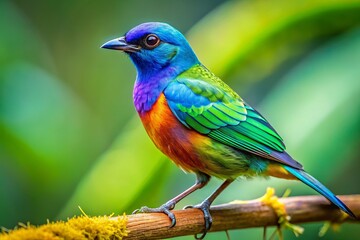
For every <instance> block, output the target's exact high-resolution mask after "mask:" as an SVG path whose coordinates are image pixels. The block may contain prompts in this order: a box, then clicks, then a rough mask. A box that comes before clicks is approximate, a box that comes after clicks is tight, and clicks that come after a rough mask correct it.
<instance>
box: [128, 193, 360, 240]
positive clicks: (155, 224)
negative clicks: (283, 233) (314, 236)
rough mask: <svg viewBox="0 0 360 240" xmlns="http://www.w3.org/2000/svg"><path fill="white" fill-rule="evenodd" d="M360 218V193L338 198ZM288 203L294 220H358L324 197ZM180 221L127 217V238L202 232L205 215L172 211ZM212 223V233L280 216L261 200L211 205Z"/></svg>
mask: <svg viewBox="0 0 360 240" xmlns="http://www.w3.org/2000/svg"><path fill="white" fill-rule="evenodd" d="M339 198H340V199H341V200H342V201H343V202H344V203H345V204H346V205H347V206H348V207H349V208H350V209H351V210H352V211H353V212H354V214H355V215H356V216H357V217H358V219H360V195H347V196H340V197H339ZM279 200H280V201H281V202H283V203H284V204H285V207H286V210H287V213H288V215H289V216H290V217H291V220H290V222H291V223H306V222H318V221H333V222H339V221H357V222H359V220H355V219H351V218H350V217H349V218H346V219H344V217H343V216H344V213H342V212H341V211H340V210H339V209H338V208H337V207H335V206H333V205H331V204H330V203H329V201H328V200H326V199H325V198H324V197H322V196H301V197H288V198H280V199H279ZM173 212H174V214H175V216H176V220H177V224H176V226H175V227H173V228H169V225H170V220H169V219H168V217H167V216H166V215H164V214H161V213H146V214H135V215H129V216H128V223H127V230H129V231H130V232H129V235H128V236H127V237H124V239H162V238H170V237H176V236H186V235H194V234H196V233H201V232H202V231H203V228H204V219H203V214H202V212H201V211H200V210H198V209H185V210H174V211H173ZM211 215H212V217H213V224H212V227H211V229H210V232H215V231H224V230H230V229H241V228H254V227H264V226H275V225H277V224H278V223H277V221H278V218H277V216H276V214H275V212H274V210H273V209H272V208H271V207H269V206H267V205H265V204H264V203H262V202H260V201H249V202H247V203H244V204H223V205H217V206H213V207H211Z"/></svg>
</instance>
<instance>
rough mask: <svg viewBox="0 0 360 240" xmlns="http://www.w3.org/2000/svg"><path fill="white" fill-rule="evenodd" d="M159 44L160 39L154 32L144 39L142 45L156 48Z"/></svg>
mask: <svg viewBox="0 0 360 240" xmlns="http://www.w3.org/2000/svg"><path fill="white" fill-rule="evenodd" d="M159 44H160V39H159V37H158V36H156V35H155V34H149V35H147V36H146V37H145V39H144V45H145V47H147V48H149V49H153V48H156V47H157V46H158V45H159Z"/></svg>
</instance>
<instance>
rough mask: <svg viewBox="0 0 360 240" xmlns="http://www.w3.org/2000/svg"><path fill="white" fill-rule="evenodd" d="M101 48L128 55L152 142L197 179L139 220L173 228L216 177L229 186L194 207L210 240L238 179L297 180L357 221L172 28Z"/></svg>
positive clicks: (156, 26) (145, 29) (137, 33)
mask: <svg viewBox="0 0 360 240" xmlns="http://www.w3.org/2000/svg"><path fill="white" fill-rule="evenodd" d="M102 48H107V49H115V50H121V51H123V52H125V53H127V55H128V56H129V57H130V59H131V60H132V61H133V63H134V64H135V67H136V69H137V77H136V81H135V86H134V92H133V98H134V104H135V107H136V110H137V112H138V114H139V116H140V118H141V121H142V123H143V125H144V127H145V129H146V131H147V133H148V135H149V136H150V138H151V139H152V141H153V142H154V144H155V145H156V146H157V147H158V148H159V149H160V150H161V151H162V152H163V153H164V154H165V155H166V156H168V157H169V158H170V159H171V160H172V161H173V162H174V163H175V164H176V165H178V166H179V167H180V168H182V169H183V170H185V171H186V172H191V173H195V174H196V176H197V180H196V183H195V184H194V185H193V186H191V187H190V188H188V189H187V190H185V191H184V192H183V193H181V194H179V195H178V196H176V197H174V198H173V199H171V200H169V201H168V202H166V203H165V204H163V205H162V206H160V207H158V208H149V207H142V208H141V209H140V210H138V211H139V212H163V213H165V214H167V215H168V216H169V218H170V219H171V221H172V223H171V226H174V225H175V224H176V219H175V216H174V214H173V213H172V212H171V211H170V210H172V209H174V207H175V205H176V204H177V203H178V202H179V201H180V200H181V199H183V198H184V197H186V196H188V195H189V194H191V193H192V192H194V191H195V190H197V189H200V188H202V187H204V186H205V185H206V184H207V183H208V181H209V180H210V177H211V176H214V177H217V178H220V179H224V183H223V184H222V185H221V186H220V187H219V188H218V189H217V190H216V191H215V192H214V193H213V194H212V195H210V196H209V197H208V198H206V199H205V200H204V201H203V202H202V203H201V204H199V205H196V206H194V207H196V208H199V209H201V210H202V212H203V213H204V218H205V233H206V232H207V231H208V230H209V229H210V227H211V223H212V219H211V215H210V212H209V208H210V205H211V203H212V202H213V201H214V199H215V198H216V197H217V196H218V195H219V194H220V193H221V192H222V191H223V190H224V189H225V188H226V187H227V186H229V185H230V184H231V183H232V182H233V181H234V180H235V179H236V178H237V177H239V176H245V177H253V176H273V177H278V178H284V179H298V180H300V181H302V182H303V183H305V184H307V185H308V186H310V187H311V188H313V189H314V190H316V191H317V192H319V193H320V194H322V195H324V196H325V197H326V198H327V199H328V200H329V201H330V202H332V203H333V204H335V205H336V206H338V207H339V208H340V209H341V210H343V211H344V212H346V213H347V214H349V215H350V216H352V217H355V215H354V214H353V213H352V212H351V210H350V209H349V208H348V207H347V206H346V205H345V204H344V203H343V202H342V201H340V200H339V199H338V198H337V197H336V196H335V195H334V194H333V193H332V192H331V191H330V190H329V189H327V188H326V187H325V186H324V185H323V184H321V183H320V182H319V181H318V180H316V179H315V178H314V177H312V176H311V175H309V174H308V173H306V172H305V171H304V170H303V167H302V165H301V164H300V163H298V162H297V161H295V160H294V159H293V158H292V157H291V156H290V155H289V154H288V153H287V152H286V151H285V145H284V143H283V139H282V138H281V137H280V136H279V134H278V133H277V132H276V131H275V129H274V128H273V127H272V126H271V125H270V124H269V123H268V121H267V120H266V119H265V118H264V117H263V116H262V115H261V114H260V113H259V112H257V111H256V110H255V109H254V108H252V107H251V106H250V105H249V104H247V103H246V102H245V101H244V100H243V99H242V98H241V97H240V96H239V95H238V94H237V93H236V92H234V91H233V90H232V89H231V88H230V87H229V86H228V85H226V84H225V83H224V82H223V81H222V80H221V79H220V78H218V77H216V76H215V75H214V74H213V73H212V72H211V71H210V70H208V69H207V68H206V67H205V66H204V65H202V64H201V63H200V61H199V60H198V58H197V57H196V55H195V53H194V52H193V50H192V49H191V47H190V45H189V43H188V42H187V40H186V38H185V37H184V36H183V35H182V34H181V33H180V32H179V31H178V30H176V29H175V28H173V27H172V26H170V25H168V24H166V23H159V22H149V23H143V24H140V25H138V26H136V27H135V28H133V29H131V30H130V31H128V32H127V33H126V34H125V36H123V37H120V38H117V39H114V40H111V41H108V42H106V43H105V44H104V45H102ZM201 237H204V234H203V236H201Z"/></svg>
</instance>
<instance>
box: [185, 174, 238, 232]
mask: <svg viewBox="0 0 360 240" xmlns="http://www.w3.org/2000/svg"><path fill="white" fill-rule="evenodd" d="M233 181H234V180H232V179H227V180H226V181H225V182H223V184H221V185H220V187H218V188H217V189H216V190H215V191H214V192H213V193H212V194H211V195H210V196H209V197H207V198H206V199H205V200H204V201H203V202H202V203H200V204H199V205H195V206H186V207H185V208H198V209H200V210H201V211H202V212H203V213H204V220H205V230H204V232H203V234H202V235H201V236H200V237H198V236H196V235H195V239H203V238H204V237H205V235H206V233H207V232H208V231H209V230H210V228H211V224H212V218H211V214H210V205H211V204H212V202H213V201H214V200H215V198H217V196H219V194H220V193H221V192H222V191H224V189H225V188H227V187H228V186H229V185H230V184H231V183H232V182H233Z"/></svg>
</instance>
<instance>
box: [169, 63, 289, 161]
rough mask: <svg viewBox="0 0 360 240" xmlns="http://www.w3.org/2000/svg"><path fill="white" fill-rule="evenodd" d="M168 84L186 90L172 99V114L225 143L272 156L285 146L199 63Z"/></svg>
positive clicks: (226, 86) (237, 96)
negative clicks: (186, 97)
mask: <svg viewBox="0 0 360 240" xmlns="http://www.w3.org/2000/svg"><path fill="white" fill-rule="evenodd" d="M172 85H173V86H175V87H178V91H181V90H183V91H188V92H186V95H187V96H188V99H174V100H175V101H176V100H177V103H176V108H177V109H175V110H174V111H175V112H178V114H176V116H177V117H178V118H179V120H180V121H181V122H183V123H184V124H186V125H187V126H188V127H190V128H192V129H194V130H196V131H198V132H199V133H202V134H206V135H208V136H209V137H210V138H212V139H214V140H216V141H218V142H221V143H223V144H226V145H228V146H232V147H234V148H237V149H240V150H245V151H247V152H252V153H255V154H257V155H259V156H262V157H265V158H269V159H272V160H274V158H276V157H274V156H271V153H272V152H273V151H274V150H275V151H278V152H283V151H284V150H285V145H284V143H283V141H282V139H281V137H280V136H279V135H278V134H277V132H276V131H275V130H274V129H273V128H272V127H271V126H270V124H269V123H268V122H267V121H266V120H265V119H264V118H263V117H262V116H261V115H260V114H259V113H258V112H257V111H255V110H254V109H253V108H251V107H250V106H248V105H247V104H246V103H245V102H244V101H243V100H242V99H241V98H240V97H239V95H237V94H236V93H235V92H234V91H233V90H232V89H231V88H230V87H229V86H228V85H226V84H225V83H224V82H223V81H221V80H220V79H219V78H218V77H216V76H215V75H214V74H212V73H211V72H209V71H208V70H207V69H206V68H205V67H203V66H202V65H196V66H194V67H192V68H190V69H189V70H187V71H185V72H184V73H182V74H181V75H179V76H178V77H177V78H176V79H175V81H174V83H172ZM181 85H183V86H181ZM180 86H181V87H180ZM184 95H185V94H184ZM179 111H180V112H181V113H179ZM276 160H277V161H280V162H282V159H276ZM285 164H288V165H290V164H291V163H285Z"/></svg>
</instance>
